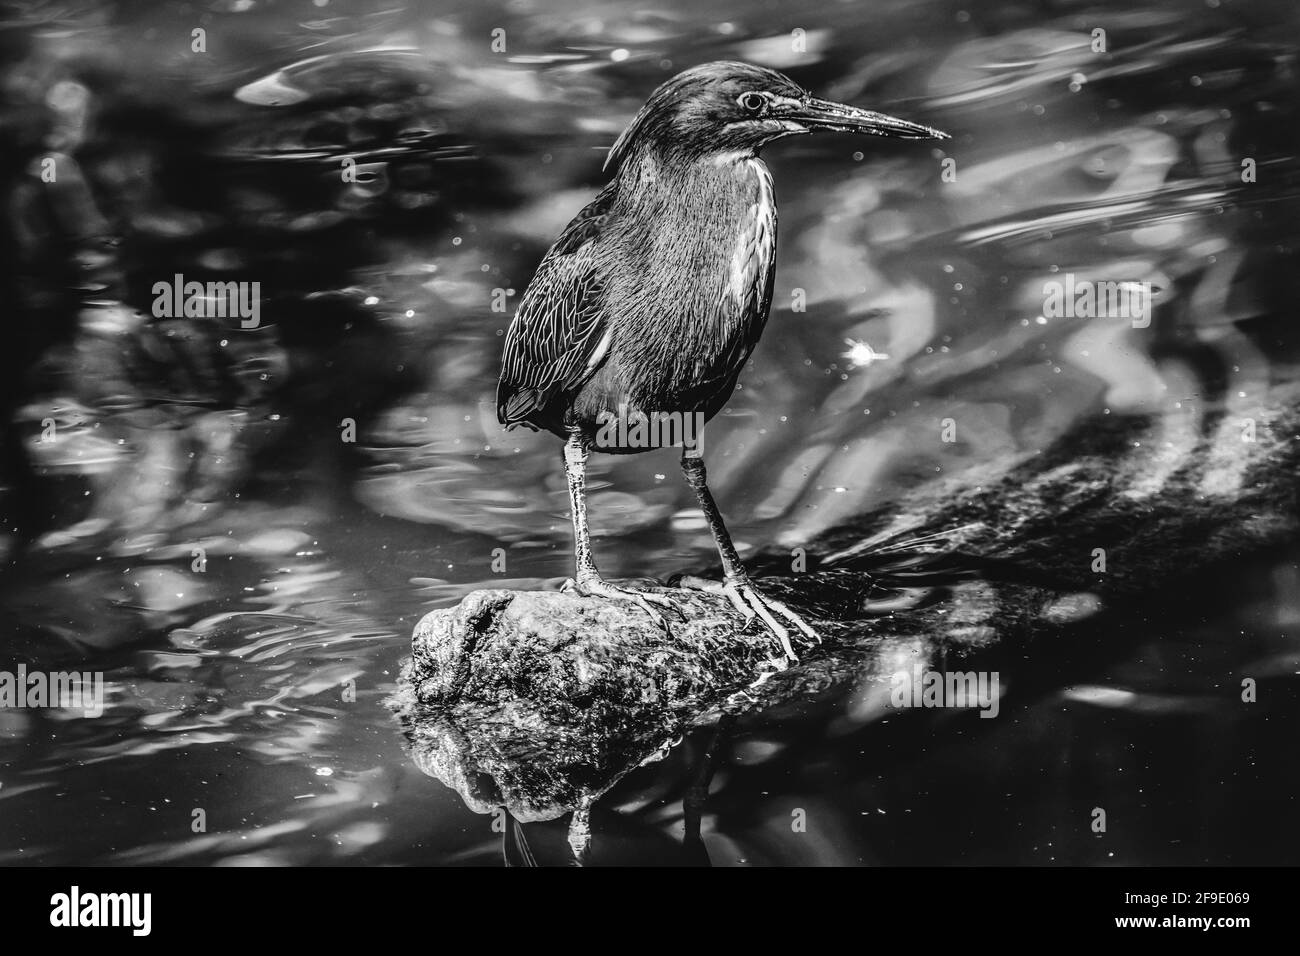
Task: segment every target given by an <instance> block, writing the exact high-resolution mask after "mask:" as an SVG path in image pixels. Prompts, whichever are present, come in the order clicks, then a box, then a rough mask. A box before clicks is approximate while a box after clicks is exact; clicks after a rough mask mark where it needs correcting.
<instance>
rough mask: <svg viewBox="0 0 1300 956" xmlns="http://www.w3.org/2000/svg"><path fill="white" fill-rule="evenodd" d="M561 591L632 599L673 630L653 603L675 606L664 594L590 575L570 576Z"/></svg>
mask: <svg viewBox="0 0 1300 956" xmlns="http://www.w3.org/2000/svg"><path fill="white" fill-rule="evenodd" d="M560 590H561V591H571V592H573V593H575V594H581V595H582V596H583V597H603V598H607V599H609V600H611V601H631V602H632V603H633V604H635V605H636V606H637V607H639V608H641V610H643V611H645V613H646V614H647V615H648V616H649V618H650V620H652V621H654V622H655V624H656V625H657V626H659V627H661V628H663V629H664V630H665V631H668V633H670V634H671V633H672V630H671V629H670V628H669V627H668V622H667V621H666V620H664V616H663V615H662V614H660V613H659V612H658V611H656V610H655V609H654V608H653V607H651V605H652V604H658V605H659V606H661V607H666V608H670V607H674V605H673V602H672V600H671V599H670V598H667V597H664V596H663V595H662V594H651V593H648V592H641V591H633V590H632V589H630V588H622V587H619V586H618V585H616V584H610V583H609V582H608V581H606V580H605V579H604V578H600V577H588V578H579V579H577V580H574V579H573V578H568V579H566V580H565V582H564V583H563V584H562V585H560Z"/></svg>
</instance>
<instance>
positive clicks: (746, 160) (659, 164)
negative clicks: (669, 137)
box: [619, 147, 767, 194]
mask: <svg viewBox="0 0 1300 956" xmlns="http://www.w3.org/2000/svg"><path fill="white" fill-rule="evenodd" d="M766 173H767V167H766V165H765V164H764V163H763V161H762V160H761V159H760V158H759V157H758V154H757V152H756V151H755V150H753V149H736V150H727V151H714V152H706V153H696V154H683V153H681V152H679V151H674V152H671V153H664V152H662V151H660V150H657V149H655V148H653V147H647V148H643V149H638V150H635V151H634V152H632V153H631V154H630V155H629V156H628V157H627V158H626V160H625V161H624V162H623V163H622V165H621V166H620V167H619V180H620V182H619V185H620V187H621V189H620V191H627V192H631V193H633V194H636V193H641V194H648V193H658V192H663V191H667V192H676V191H680V190H682V189H687V190H689V189H691V188H693V187H698V186H701V185H707V184H709V183H719V182H726V181H728V180H731V181H735V180H750V179H752V178H753V177H755V176H763V175H766Z"/></svg>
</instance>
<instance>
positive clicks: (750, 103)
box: [737, 93, 767, 113]
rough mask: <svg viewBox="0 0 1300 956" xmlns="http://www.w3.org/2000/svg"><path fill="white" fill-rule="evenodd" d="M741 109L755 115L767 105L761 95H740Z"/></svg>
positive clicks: (765, 98) (764, 97) (765, 99)
mask: <svg viewBox="0 0 1300 956" xmlns="http://www.w3.org/2000/svg"><path fill="white" fill-rule="evenodd" d="M737 102H739V103H740V106H741V109H745V110H748V111H749V112H751V113H757V112H758V111H759V110H761V109H762V108H763V107H764V106H766V105H767V97H766V96H764V95H763V94H762V93H742V94H740V99H739V100H738V101H737Z"/></svg>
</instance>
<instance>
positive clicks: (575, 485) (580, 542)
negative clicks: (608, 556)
mask: <svg viewBox="0 0 1300 956" xmlns="http://www.w3.org/2000/svg"><path fill="white" fill-rule="evenodd" d="M564 476H565V478H567V479H568V483H569V514H570V515H571V516H572V518H573V557H574V564H575V566H576V568H575V574H574V578H573V581H572V583H571V584H569V583H566V584H565V590H573V591H577V592H578V593H579V594H583V595H587V596H591V597H606V598H613V599H615V600H624V601H631V602H632V603H633V604H635V605H637V606H638V607H639V608H641V610H643V611H645V612H646V613H647V614H648V615H650V617H651V619H652V620H653V621H654V622H655V623H656V624H658V625H659V626H660V627H662V628H664V629H665V630H667V627H668V625H667V624H666V623H665V622H664V619H663V616H662V615H661V614H660V613H659V612H658V611H656V610H655V609H654V608H653V607H651V606H650V604H651V603H652V602H653V603H655V604H662V605H663V606H665V607H671V606H672V601H670V600H668V599H667V598H665V597H662V596H660V595H658V594H639V593H637V592H636V591H630V590H628V589H626V588H620V587H617V586H615V585H613V584H610V583H609V582H608V581H606V580H605V579H604V578H602V577H601V576H600V572H599V571H597V570H596V563H595V562H594V561H593V560H592V559H591V532H590V531H589V530H588V529H587V443H586V441H585V440H584V438H583V436H582V433H581V431H579V430H578V429H576V428H575V429H572V430H571V431H570V432H569V440H568V441H567V442H566V443H565V445H564Z"/></svg>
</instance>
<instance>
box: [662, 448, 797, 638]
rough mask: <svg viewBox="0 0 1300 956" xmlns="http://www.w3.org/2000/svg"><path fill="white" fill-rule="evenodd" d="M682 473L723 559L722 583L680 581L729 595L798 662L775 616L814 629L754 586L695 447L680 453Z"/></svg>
mask: <svg viewBox="0 0 1300 956" xmlns="http://www.w3.org/2000/svg"><path fill="white" fill-rule="evenodd" d="M682 474H683V475H685V476H686V483H687V484H688V485H690V486H691V488H692V489H693V490H694V491H695V497H696V498H698V499H699V502H700V510H701V511H703V512H704V517H705V519H706V520H707V521H708V522H709V530H710V531H712V532H713V540H714V541H715V542H717V545H718V555H719V556H720V557H721V558H722V584H721V585H719V584H717V583H716V582H713V581H705V580H704V579H702V578H695V577H690V576H688V577H684V578H682V581H681V583H682V584H684V585H686V586H687V587H695V588H702V589H705V590H711V591H721V592H722V593H723V594H725V595H726V596H727V597H728V598H730V600H731V603H732V604H733V605H735V607H736V610H738V611H740V613H742V614H744V615H745V620H747V621H749V620H752V619H753V618H754V616H755V615H757V616H758V617H759V618H760V619H762V621H763V623H764V624H766V625H767V627H768V629H769V630H770V631H771V632H772V633H773V634H774V635H776V639H777V640H778V641H780V642H781V650H782V651H783V652H784V653H785V656H786V658H787V659H788V660H789V661H791V662H793V661H797V660H798V659H799V658H798V657H796V656H795V653H794V648H793V647H792V646H791V644H790V632H789V630H788V629H787V628H786V626H785V625H784V624H782V623H781V622H780V621H778V620H777V618H778V617H781V618H784V619H785V620H786V621H788V622H789V623H790V624H793V625H794V626H795V627H797V628H799V630H801V631H803V633H805V634H807V635H808V636H809V637H811V638H816V637H817V632H816V631H814V630H813V629H812V628H811V627H809V626H808V625H807V624H806V623H804V621H803V619H802V618H801V617H799V615H798V614H795V613H794V611H792V610H790V609H789V608H788V607H786V606H785V605H784V604H782V603H781V602H780V601H775V600H773V599H772V598H770V597H766V596H765V595H763V594H762V593H761V592H759V591H758V590H757V589H756V588H755V587H754V585H753V582H752V581H750V579H749V574H748V572H746V571H745V566H744V565H743V564H741V563H740V555H738V554H736V546H735V545H733V544H732V543H731V535H729V534H728V533H727V526H726V525H725V524H723V523H722V514H721V512H719V511H718V506H717V504H716V503H715V502H714V500H713V493H712V492H710V491H709V485H708V481H707V477H706V473H705V469H704V458H703V457H702V456H701V455H700V454H699V453H698V452H697V451H695V450H694V449H685V450H683V452H682Z"/></svg>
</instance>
